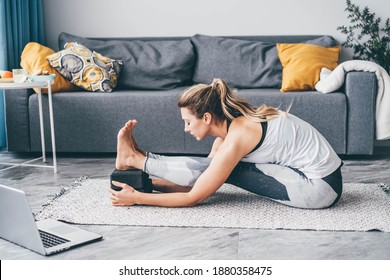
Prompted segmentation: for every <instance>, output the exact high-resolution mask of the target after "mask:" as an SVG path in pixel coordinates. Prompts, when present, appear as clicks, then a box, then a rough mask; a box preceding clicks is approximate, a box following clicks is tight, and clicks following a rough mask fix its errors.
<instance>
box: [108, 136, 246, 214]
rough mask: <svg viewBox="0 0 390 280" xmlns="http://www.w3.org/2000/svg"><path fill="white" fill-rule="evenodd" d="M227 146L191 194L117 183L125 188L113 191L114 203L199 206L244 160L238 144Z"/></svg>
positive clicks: (221, 150) (123, 204)
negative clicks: (135, 188)
mask: <svg viewBox="0 0 390 280" xmlns="http://www.w3.org/2000/svg"><path fill="white" fill-rule="evenodd" d="M223 146H224V147H223ZM223 146H221V148H220V149H219V151H218V152H217V153H216V154H215V156H214V157H213V159H212V161H211V163H210V166H209V167H208V168H207V169H206V170H205V171H204V172H203V174H202V175H200V177H199V178H198V180H197V181H196V183H195V185H194V186H193V187H192V189H191V190H190V191H189V192H187V193H182V192H181V193H142V192H138V191H136V190H134V189H133V188H132V187H130V186H128V185H126V184H124V183H119V182H115V181H114V182H113V184H114V185H116V186H118V187H122V190H121V191H119V192H116V191H114V190H111V189H110V192H111V201H112V204H113V205H115V206H129V205H135V204H143V205H155V206H164V207H183V206H195V205H196V204H198V203H200V202H202V201H204V200H205V199H206V198H208V197H209V196H211V195H212V194H213V193H214V192H215V191H217V190H218V188H219V187H220V186H221V185H222V184H223V183H224V182H225V181H226V179H227V178H228V177H229V175H230V173H231V172H232V170H233V169H234V167H235V166H236V165H237V163H238V162H239V161H240V159H241V156H240V155H239V153H238V152H237V150H238V147H237V146H236V145H235V144H234V143H232V144H230V145H223Z"/></svg>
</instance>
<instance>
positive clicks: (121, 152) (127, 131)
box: [115, 120, 145, 170]
mask: <svg viewBox="0 0 390 280" xmlns="http://www.w3.org/2000/svg"><path fill="white" fill-rule="evenodd" d="M136 125H137V121H136V120H130V121H128V122H127V123H126V124H125V125H124V126H123V127H122V128H121V130H119V133H118V145H117V156H116V162H115V168H116V169H118V170H126V169H130V168H137V169H142V167H143V161H144V160H145V152H143V151H142V150H141V149H140V148H139V147H138V145H137V144H136V143H135V141H134V138H133V129H134V127H135V126H136Z"/></svg>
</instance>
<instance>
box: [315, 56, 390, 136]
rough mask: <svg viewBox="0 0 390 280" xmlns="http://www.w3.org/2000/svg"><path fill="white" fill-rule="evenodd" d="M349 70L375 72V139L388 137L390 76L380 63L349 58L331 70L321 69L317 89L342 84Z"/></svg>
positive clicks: (334, 88)
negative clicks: (376, 84)
mask: <svg viewBox="0 0 390 280" xmlns="http://www.w3.org/2000/svg"><path fill="white" fill-rule="evenodd" d="M350 71H365V72H372V73H375V75H376V78H377V81H378V87H377V89H378V92H377V96H376V111H375V114H376V139H377V140H388V139H390V77H389V75H388V73H387V72H386V70H385V69H384V68H383V67H381V66H380V65H378V64H376V63H374V62H370V61H364V60H349V61H345V62H343V63H341V64H339V65H338V66H337V67H336V68H335V69H334V70H333V71H330V70H329V69H327V68H322V69H321V75H320V80H319V82H318V83H317V84H316V85H315V88H316V90H317V91H319V92H322V93H330V92H333V91H336V90H338V89H339V88H340V87H342V86H343V84H344V80H345V75H346V73H347V72H350Z"/></svg>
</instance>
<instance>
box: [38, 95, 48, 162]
mask: <svg viewBox="0 0 390 280" xmlns="http://www.w3.org/2000/svg"><path fill="white" fill-rule="evenodd" d="M38 109H39V125H40V128H41V145H42V158H43V162H46V146H45V128H44V126H43V112H42V92H41V88H38Z"/></svg>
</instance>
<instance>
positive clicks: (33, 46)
mask: <svg viewBox="0 0 390 280" xmlns="http://www.w3.org/2000/svg"><path fill="white" fill-rule="evenodd" d="M54 53H55V51H53V50H52V49H50V48H48V47H45V46H43V45H41V44H38V43H35V42H30V43H28V44H27V45H26V46H25V47H24V49H23V52H22V55H21V61H20V66H22V68H23V69H26V70H27V71H28V72H29V73H30V74H32V73H34V72H38V71H39V70H41V71H47V72H49V74H56V76H55V78H54V83H53V84H52V86H51V90H52V92H53V93H54V92H60V91H72V90H76V89H78V87H76V86H75V85H73V84H72V83H71V82H69V81H68V80H67V79H65V78H64V77H63V76H62V75H59V74H58V72H57V71H56V70H55V69H54V68H53V67H51V65H50V64H49V62H48V61H47V60H46V57H47V56H49V55H51V54H54ZM34 91H35V92H38V89H34ZM41 91H42V93H47V89H42V90H41Z"/></svg>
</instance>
